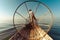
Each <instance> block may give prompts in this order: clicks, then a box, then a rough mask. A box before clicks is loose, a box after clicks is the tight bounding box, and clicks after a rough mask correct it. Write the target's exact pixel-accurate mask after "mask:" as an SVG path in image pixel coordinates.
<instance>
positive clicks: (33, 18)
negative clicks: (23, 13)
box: [29, 9, 37, 25]
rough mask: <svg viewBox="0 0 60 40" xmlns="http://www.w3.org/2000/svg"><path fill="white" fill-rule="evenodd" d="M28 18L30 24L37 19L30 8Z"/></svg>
mask: <svg viewBox="0 0 60 40" xmlns="http://www.w3.org/2000/svg"><path fill="white" fill-rule="evenodd" d="M29 20H30V23H31V24H32V25H34V24H35V23H36V21H37V19H36V17H35V16H34V13H33V12H32V10H31V9H30V10H29Z"/></svg>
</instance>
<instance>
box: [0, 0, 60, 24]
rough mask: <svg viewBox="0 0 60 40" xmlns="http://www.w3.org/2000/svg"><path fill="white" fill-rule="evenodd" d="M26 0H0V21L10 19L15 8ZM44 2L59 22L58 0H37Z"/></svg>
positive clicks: (59, 8) (59, 9) (59, 1)
mask: <svg viewBox="0 0 60 40" xmlns="http://www.w3.org/2000/svg"><path fill="white" fill-rule="evenodd" d="M24 1H26V0H0V22H2V21H3V20H11V19H12V16H13V14H14V11H15V9H16V8H17V6H18V5H19V4H21V3H22V2H24ZM38 1H41V2H43V3H45V4H46V5H47V6H48V7H49V8H50V9H51V11H52V12H53V14H54V17H55V20H56V21H57V23H60V21H59V20H60V0H38Z"/></svg>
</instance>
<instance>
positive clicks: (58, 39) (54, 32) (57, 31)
mask: <svg viewBox="0 0 60 40" xmlns="http://www.w3.org/2000/svg"><path fill="white" fill-rule="evenodd" d="M12 27H13V26H12V24H6V23H4V24H0V32H2V31H4V30H7V29H10V28H12ZM48 34H49V35H50V36H51V37H52V38H53V39H54V40H60V26H57V25H56V26H53V27H52V29H51V30H50V31H49V33H48Z"/></svg>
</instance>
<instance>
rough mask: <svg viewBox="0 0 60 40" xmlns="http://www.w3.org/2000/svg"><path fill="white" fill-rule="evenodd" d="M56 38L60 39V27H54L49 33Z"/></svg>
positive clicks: (55, 39)
mask: <svg viewBox="0 0 60 40" xmlns="http://www.w3.org/2000/svg"><path fill="white" fill-rule="evenodd" d="M48 34H49V35H50V36H51V37H52V38H53V39H54V40H60V28H52V29H51V30H50V31H49V33H48Z"/></svg>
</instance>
